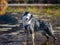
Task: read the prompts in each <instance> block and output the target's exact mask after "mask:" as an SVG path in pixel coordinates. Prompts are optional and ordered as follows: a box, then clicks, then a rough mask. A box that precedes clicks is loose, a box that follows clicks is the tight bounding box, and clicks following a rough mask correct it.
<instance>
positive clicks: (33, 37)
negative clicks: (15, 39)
mask: <svg viewBox="0 0 60 45" xmlns="http://www.w3.org/2000/svg"><path fill="white" fill-rule="evenodd" d="M34 39H35V35H34V30H33V31H32V43H33V45H35V43H34Z"/></svg>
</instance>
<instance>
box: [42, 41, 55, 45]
mask: <svg viewBox="0 0 60 45" xmlns="http://www.w3.org/2000/svg"><path fill="white" fill-rule="evenodd" d="M41 45H55V42H54V41H47V40H46V41H44V42H42V43H41Z"/></svg>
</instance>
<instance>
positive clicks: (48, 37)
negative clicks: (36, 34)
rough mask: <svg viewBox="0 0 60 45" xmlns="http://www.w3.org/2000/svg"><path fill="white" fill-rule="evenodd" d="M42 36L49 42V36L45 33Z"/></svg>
mask: <svg viewBox="0 0 60 45" xmlns="http://www.w3.org/2000/svg"><path fill="white" fill-rule="evenodd" d="M41 34H42V35H44V36H45V37H46V38H47V41H49V36H48V35H47V34H46V33H45V32H42V33H41Z"/></svg>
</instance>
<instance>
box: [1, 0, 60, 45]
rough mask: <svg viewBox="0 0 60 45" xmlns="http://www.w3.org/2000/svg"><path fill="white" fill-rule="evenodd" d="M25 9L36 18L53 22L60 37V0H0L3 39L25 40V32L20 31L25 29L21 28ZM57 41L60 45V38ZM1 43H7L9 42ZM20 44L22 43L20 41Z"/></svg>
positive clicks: (2, 44) (54, 28) (57, 35)
mask: <svg viewBox="0 0 60 45" xmlns="http://www.w3.org/2000/svg"><path fill="white" fill-rule="evenodd" d="M25 11H28V12H30V13H31V14H33V16H34V17H35V18H36V19H41V20H44V21H47V22H51V23H52V26H53V30H54V31H55V33H56V35H55V36H56V37H57V38H58V39H60V0H0V34H1V35H0V40H1V41H3V40H5V39H9V40H14V41H16V40H19V41H20V40H24V39H23V38H21V37H24V34H22V33H20V32H22V31H23V29H20V28H22V20H21V18H22V15H23V14H24V13H25ZM12 24H13V25H12ZM16 24H18V27H17V26H16ZM10 28H12V29H10ZM21 34H22V35H21ZM3 37H4V38H3ZM41 37H42V36H41ZM24 38H25V37H24ZM39 38H40V37H39ZM39 38H37V39H39ZM40 39H41V38H40ZM43 39H44V38H43ZM5 41H7V40H5ZM14 41H13V42H14ZM39 43H40V42H39ZM56 43H57V44H56V45H60V40H58V41H57V42H56ZM0 44H1V45H5V44H6V45H7V43H5V44H4V43H0ZM8 44H9V43H8ZM11 44H12V45H14V44H18V43H16V42H14V43H11ZM9 45H10V44H9ZM18 45H20V42H19V44H18ZM48 45H49V44H48ZM51 45H52V43H51Z"/></svg>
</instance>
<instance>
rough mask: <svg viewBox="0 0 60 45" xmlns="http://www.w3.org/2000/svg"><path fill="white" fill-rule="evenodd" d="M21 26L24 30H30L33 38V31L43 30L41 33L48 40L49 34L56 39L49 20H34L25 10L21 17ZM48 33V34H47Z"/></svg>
mask: <svg viewBox="0 0 60 45" xmlns="http://www.w3.org/2000/svg"><path fill="white" fill-rule="evenodd" d="M22 22H23V27H24V28H25V30H28V31H30V33H31V34H32V38H33V39H34V31H40V30H42V31H43V33H42V34H43V35H44V36H46V38H47V40H49V36H51V37H52V38H53V39H54V40H56V38H55V36H54V34H53V31H52V25H51V23H49V22H45V21H42V20H36V19H35V18H34V17H33V15H31V14H30V13H29V12H25V14H24V15H23V17H22ZM47 34H48V35H47Z"/></svg>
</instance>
